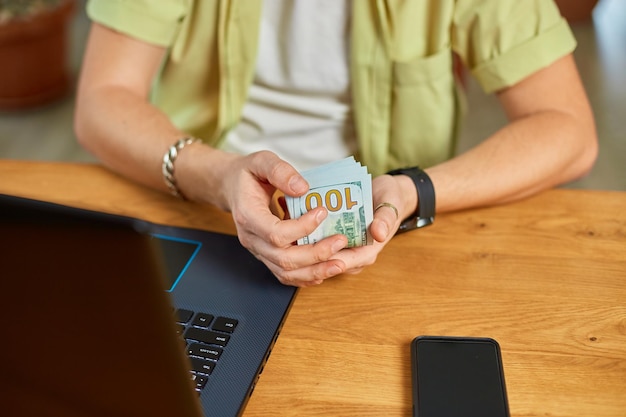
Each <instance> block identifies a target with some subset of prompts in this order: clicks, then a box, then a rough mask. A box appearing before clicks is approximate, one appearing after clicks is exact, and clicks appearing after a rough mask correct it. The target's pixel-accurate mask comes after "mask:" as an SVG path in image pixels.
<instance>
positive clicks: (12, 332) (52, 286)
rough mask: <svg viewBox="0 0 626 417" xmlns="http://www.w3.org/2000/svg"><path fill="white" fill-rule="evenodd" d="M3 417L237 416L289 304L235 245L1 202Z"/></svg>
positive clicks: (94, 215) (284, 291)
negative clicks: (59, 416) (60, 416)
mask: <svg viewBox="0 0 626 417" xmlns="http://www.w3.org/2000/svg"><path fill="white" fill-rule="evenodd" d="M0 283H1V285H2V291H1V294H2V295H1V297H0V329H1V330H2V332H3V336H2V341H1V342H0V409H2V410H3V412H2V413H3V414H6V415H10V416H34V415H36V416H53V415H54V416H58V415H63V416H66V417H68V416H69V417H71V416H79V415H80V416H105V415H106V416H112V415H115V416H151V417H154V416H168V417H169V416H193V417H200V416H203V415H204V416H237V415H240V414H241V413H242V412H243V409H244V407H245V405H246V402H247V400H248V398H249V397H250V395H251V394H252V391H253V389H254V386H255V383H256V381H257V379H258V377H259V374H260V373H261V372H262V369H263V366H264V364H265V362H266V361H267V359H268V357H269V355H270V352H271V349H272V347H273V344H274V342H275V341H276V339H277V337H278V335H279V332H280V329H281V327H282V324H283V322H284V320H285V318H286V316H287V314H288V311H289V308H290V306H291V304H292V302H293V300H294V297H295V294H296V288H294V287H289V286H284V285H282V284H280V283H279V282H278V280H277V279H276V278H275V277H274V276H273V275H272V274H271V272H270V271H269V270H268V269H267V268H266V267H265V266H264V265H263V264H262V263H261V262H260V261H258V260H257V259H256V258H254V256H253V255H251V254H250V253H249V252H248V251H247V250H246V249H244V248H243V247H242V246H241V245H240V244H239V241H238V239H237V237H236V236H230V235H223V234H218V233H212V232H207V231H201V230H192V229H185V228H181V227H170V226H164V225H158V224H153V223H150V222H145V221H142V220H138V219H133V218H128V217H123V216H116V215H110V214H105V213H100V212H94V211H88V210H82V209H76V208H71V207H67V206H62V205H57V204H52V203H46V202H41V201H35V200H30V199H24V198H19V197H15V196H8V195H1V194H0Z"/></svg>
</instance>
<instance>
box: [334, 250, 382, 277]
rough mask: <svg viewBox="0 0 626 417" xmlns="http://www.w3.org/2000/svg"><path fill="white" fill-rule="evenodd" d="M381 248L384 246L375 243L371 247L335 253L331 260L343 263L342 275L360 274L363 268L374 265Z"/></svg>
mask: <svg viewBox="0 0 626 417" xmlns="http://www.w3.org/2000/svg"><path fill="white" fill-rule="evenodd" d="M383 247H384V244H382V243H376V242H375V243H374V244H373V245H367V246H360V247H358V248H350V249H344V250H342V251H339V252H337V254H336V255H334V256H333V257H332V259H337V260H340V261H342V262H343V264H344V265H345V269H344V271H343V272H344V273H346V274H356V273H359V272H361V271H362V270H363V269H364V268H365V267H367V266H370V265H372V264H374V262H376V258H377V257H378V254H379V253H380V251H381V250H382V248H383Z"/></svg>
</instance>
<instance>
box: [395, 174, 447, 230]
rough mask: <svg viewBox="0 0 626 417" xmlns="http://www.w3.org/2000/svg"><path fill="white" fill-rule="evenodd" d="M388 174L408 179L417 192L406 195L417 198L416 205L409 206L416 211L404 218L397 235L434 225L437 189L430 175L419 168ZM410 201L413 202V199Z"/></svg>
mask: <svg viewBox="0 0 626 417" xmlns="http://www.w3.org/2000/svg"><path fill="white" fill-rule="evenodd" d="M388 174H389V175H397V176H401V177H407V178H408V179H409V180H410V181H411V182H412V183H413V186H414V190H415V191H414V192H413V193H409V194H405V195H409V196H416V204H415V205H412V204H411V205H409V207H415V211H414V212H413V213H411V214H410V215H409V216H408V217H406V218H404V220H403V221H402V222H401V223H400V227H399V229H398V232H397V233H403V232H407V231H409V230H413V229H418V228H421V227H424V226H428V225H430V224H432V223H433V222H434V219H435V189H434V186H433V183H432V181H431V179H430V177H429V176H428V174H427V173H426V172H424V171H423V170H421V169H420V168H419V167H417V166H416V167H411V168H401V169H396V170H392V171H389V172H388ZM404 181H405V182H406V180H404ZM405 186H406V185H405ZM410 199H411V201H413V197H410Z"/></svg>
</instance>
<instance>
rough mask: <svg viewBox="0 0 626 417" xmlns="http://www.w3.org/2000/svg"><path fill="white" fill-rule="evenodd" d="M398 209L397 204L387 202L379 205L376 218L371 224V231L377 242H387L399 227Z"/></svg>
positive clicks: (375, 214) (375, 212) (375, 213)
mask: <svg viewBox="0 0 626 417" xmlns="http://www.w3.org/2000/svg"><path fill="white" fill-rule="evenodd" d="M398 225H399V220H398V210H397V209H396V208H395V206H393V205H391V204H389V203H387V204H385V205H379V206H378V209H377V210H376V211H374V219H373V220H372V223H371V224H370V233H371V234H372V237H373V238H374V240H376V241H377V242H385V241H386V240H388V239H390V238H391V237H393V234H394V233H395V231H396V229H397V228H398Z"/></svg>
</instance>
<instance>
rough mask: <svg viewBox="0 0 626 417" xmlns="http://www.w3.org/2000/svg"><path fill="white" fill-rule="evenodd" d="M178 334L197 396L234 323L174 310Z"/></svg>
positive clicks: (234, 325) (205, 315)
mask: <svg viewBox="0 0 626 417" xmlns="http://www.w3.org/2000/svg"><path fill="white" fill-rule="evenodd" d="M175 313H176V322H177V326H178V328H177V331H178V334H179V335H180V336H182V338H183V339H184V340H185V344H186V347H187V355H188V356H189V359H190V362H191V378H192V380H193V382H194V383H195V387H196V391H198V392H200V391H201V390H202V389H203V388H204V386H205V385H206V383H207V381H208V380H209V375H211V372H213V370H214V369H215V367H216V366H217V364H218V361H219V359H220V357H221V356H222V353H223V351H224V348H225V347H226V345H227V344H228V341H229V340H230V337H231V335H232V334H233V332H234V331H235V328H236V327H237V323H238V322H237V320H235V319H232V318H228V317H221V316H218V317H215V316H214V315H212V314H208V313H204V312H194V311H191V310H186V309H182V308H179V309H176V312H175Z"/></svg>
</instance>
